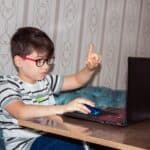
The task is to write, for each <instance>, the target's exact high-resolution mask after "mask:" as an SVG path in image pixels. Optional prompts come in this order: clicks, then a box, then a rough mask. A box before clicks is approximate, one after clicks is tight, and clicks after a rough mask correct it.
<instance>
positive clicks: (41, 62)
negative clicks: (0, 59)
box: [21, 56, 55, 67]
mask: <svg viewBox="0 0 150 150" xmlns="http://www.w3.org/2000/svg"><path fill="white" fill-rule="evenodd" d="M21 58H23V59H25V60H30V61H34V62H35V64H36V66H37V67H42V66H43V65H44V64H45V63H47V65H53V64H54V62H55V57H51V58H48V59H33V58H30V57H27V56H21Z"/></svg>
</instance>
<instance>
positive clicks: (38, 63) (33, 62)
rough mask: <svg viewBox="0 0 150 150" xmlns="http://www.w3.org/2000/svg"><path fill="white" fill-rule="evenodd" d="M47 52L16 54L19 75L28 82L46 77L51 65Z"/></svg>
mask: <svg viewBox="0 0 150 150" xmlns="http://www.w3.org/2000/svg"><path fill="white" fill-rule="evenodd" d="M46 58H47V57H46V53H40V54H38V53H37V52H36V51H33V52H32V53H31V54H30V55H27V56H26V57H20V56H16V58H14V60H15V64H16V66H17V67H18V75H19V77H20V78H21V79H22V80H23V81H25V82H28V83H31V84H33V83H35V82H36V81H37V80H42V79H44V78H45V76H46V75H47V73H48V72H49V67H50V65H48V64H47V61H48V60H47V59H46Z"/></svg>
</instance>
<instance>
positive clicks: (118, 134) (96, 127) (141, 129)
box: [19, 116, 150, 150]
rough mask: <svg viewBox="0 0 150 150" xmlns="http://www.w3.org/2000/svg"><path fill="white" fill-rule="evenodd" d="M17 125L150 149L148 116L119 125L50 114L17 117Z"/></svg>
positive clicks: (133, 148) (133, 149)
mask: <svg viewBox="0 0 150 150" xmlns="http://www.w3.org/2000/svg"><path fill="white" fill-rule="evenodd" d="M19 125H20V126H24V127H28V128H33V129H37V130H41V131H44V132H49V133H52V134H57V135H61V136H65V137H68V138H74V139H78V140H82V141H86V142H90V143H94V144H99V145H101V146H106V147H111V148H115V149H121V150H142V149H150V120H147V121H144V122H139V123H136V124H132V125H130V126H128V127H118V126H112V125H103V124H99V123H95V122H90V121H83V120H77V119H73V118H69V117H65V116H57V117H56V116H51V117H47V118H39V119H35V120H30V121H25V120H19Z"/></svg>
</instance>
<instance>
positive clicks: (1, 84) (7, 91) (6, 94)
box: [0, 80, 21, 108]
mask: <svg viewBox="0 0 150 150" xmlns="http://www.w3.org/2000/svg"><path fill="white" fill-rule="evenodd" d="M13 100H21V95H20V92H19V87H18V86H17V84H15V83H14V82H11V81H7V80H4V81H2V80H1V81H0V107H1V108H5V106H6V105H7V104H8V103H9V102H11V101H13Z"/></svg>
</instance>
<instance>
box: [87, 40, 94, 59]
mask: <svg viewBox="0 0 150 150" xmlns="http://www.w3.org/2000/svg"><path fill="white" fill-rule="evenodd" d="M93 51H94V45H93V44H92V43H90V45H89V50H88V56H89V55H91V54H92V53H93Z"/></svg>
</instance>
